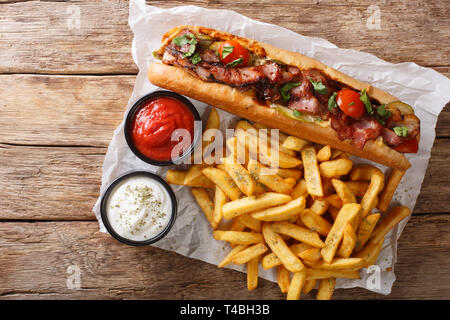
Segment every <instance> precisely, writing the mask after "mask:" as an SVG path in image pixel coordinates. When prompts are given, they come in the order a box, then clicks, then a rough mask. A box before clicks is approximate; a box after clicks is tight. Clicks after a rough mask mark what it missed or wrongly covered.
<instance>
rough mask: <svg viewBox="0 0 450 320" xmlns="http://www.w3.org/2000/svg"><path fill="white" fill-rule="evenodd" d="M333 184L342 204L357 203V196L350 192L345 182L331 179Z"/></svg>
mask: <svg viewBox="0 0 450 320" xmlns="http://www.w3.org/2000/svg"><path fill="white" fill-rule="evenodd" d="M331 183H332V184H333V186H334V189H335V190H336V194H337V195H338V197H339V198H340V199H341V200H342V204H346V203H356V197H355V194H354V193H353V192H352V191H351V190H350V188H349V187H348V186H347V184H346V183H345V182H343V181H341V180H337V179H331Z"/></svg>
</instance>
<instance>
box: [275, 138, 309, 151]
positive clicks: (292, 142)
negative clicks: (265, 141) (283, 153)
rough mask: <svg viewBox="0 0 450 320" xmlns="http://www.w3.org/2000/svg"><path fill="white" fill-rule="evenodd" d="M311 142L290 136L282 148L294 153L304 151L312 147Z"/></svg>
mask: <svg viewBox="0 0 450 320" xmlns="http://www.w3.org/2000/svg"><path fill="white" fill-rule="evenodd" d="M310 144H311V142H309V141H306V140H303V139H300V138H297V137H294V136H288V137H286V139H285V140H284V141H283V143H282V144H281V146H282V147H283V148H286V149H289V150H293V151H302V149H303V148H304V147H306V146H308V145H310Z"/></svg>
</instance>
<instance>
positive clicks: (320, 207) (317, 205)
mask: <svg viewBox="0 0 450 320" xmlns="http://www.w3.org/2000/svg"><path fill="white" fill-rule="evenodd" d="M329 205H330V203H329V202H327V201H325V200H321V199H315V200H314V202H313V203H312V205H311V208H310V209H311V210H312V211H314V213H315V214H316V215H319V216H320V215H322V214H324V213H325V212H326V211H327V209H328V207H329Z"/></svg>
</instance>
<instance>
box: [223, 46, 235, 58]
mask: <svg viewBox="0 0 450 320" xmlns="http://www.w3.org/2000/svg"><path fill="white" fill-rule="evenodd" d="M233 50H234V47H232V46H224V47H223V48H222V59H224V58H225V57H226V56H228V55H229V54H230V53H232V52H233Z"/></svg>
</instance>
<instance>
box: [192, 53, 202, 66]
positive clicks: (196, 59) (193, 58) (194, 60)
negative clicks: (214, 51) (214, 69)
mask: <svg viewBox="0 0 450 320" xmlns="http://www.w3.org/2000/svg"><path fill="white" fill-rule="evenodd" d="M191 61H192V63H193V64H197V63H199V62H200V61H202V58H201V57H200V55H199V54H198V53H196V54H194V55H193V56H192V59H191Z"/></svg>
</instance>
